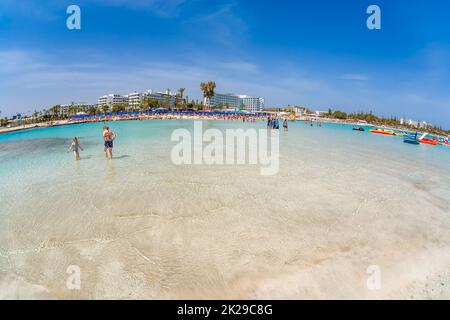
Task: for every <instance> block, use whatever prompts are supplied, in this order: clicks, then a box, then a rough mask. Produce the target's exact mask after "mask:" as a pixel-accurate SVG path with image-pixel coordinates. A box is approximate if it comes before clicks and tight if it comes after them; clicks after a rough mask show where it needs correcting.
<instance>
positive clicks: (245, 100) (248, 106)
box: [239, 95, 265, 112]
mask: <svg viewBox="0 0 450 320" xmlns="http://www.w3.org/2000/svg"><path fill="white" fill-rule="evenodd" d="M239 99H240V104H241V107H242V108H243V109H245V110H247V111H250V112H260V111H262V110H263V108H264V104H265V101H264V98H261V97H250V96H247V95H240V96H239Z"/></svg>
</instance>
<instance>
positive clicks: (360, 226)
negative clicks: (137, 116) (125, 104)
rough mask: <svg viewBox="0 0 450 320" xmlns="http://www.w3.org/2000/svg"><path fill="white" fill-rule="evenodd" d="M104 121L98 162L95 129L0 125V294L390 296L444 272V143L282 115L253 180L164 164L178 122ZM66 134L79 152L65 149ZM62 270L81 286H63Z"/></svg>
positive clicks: (448, 227)
mask: <svg viewBox="0 0 450 320" xmlns="http://www.w3.org/2000/svg"><path fill="white" fill-rule="evenodd" d="M109 125H110V126H111V128H112V130H113V131H114V132H115V133H116V134H117V139H116V141H115V148H114V153H115V157H116V158H115V159H114V160H113V161H106V160H104V157H103V150H102V147H103V143H102V137H101V135H102V126H103V124H102V123H91V124H80V125H70V126H63V127H52V128H40V129H32V130H27V131H19V132H14V133H8V134H2V135H0V163H1V165H0V194H1V204H0V217H1V222H0V294H2V295H3V296H8V294H9V295H10V296H11V295H13V296H14V295H15V296H19V297H27V296H39V294H45V295H49V296H55V297H59V298H80V297H81V298H112V297H116V298H249V297H250V298H251V297H256V298H299V297H320V298H328V297H341V298H342V297H344V298H346V297H365V296H370V295H371V294H379V295H381V296H388V297H390V296H393V297H400V298H402V297H409V296H407V295H410V294H411V292H414V294H418V295H421V296H428V295H429V294H430V293H428V292H427V291H421V290H422V289H417V288H415V287H414V286H413V287H411V286H412V283H414V281H416V282H417V281H418V282H419V283H420V281H431V280H426V277H427V276H428V275H433V276H434V275H435V273H439V276H441V273H444V272H446V270H447V269H446V268H447V267H446V266H448V264H447V262H448V261H450V260H448V259H449V258H450V257H449V254H448V252H450V250H448V249H449V244H450V232H449V231H450V213H449V211H450V206H449V204H450V201H449V199H450V148H448V147H443V146H436V147H433V146H427V145H419V146H413V145H408V144H405V143H403V142H402V138H401V137H391V136H382V135H375V134H371V133H368V132H354V131H352V130H351V127H350V126H346V125H338V124H324V125H323V127H322V128H318V127H313V128H311V127H310V126H309V124H304V123H301V122H298V123H291V124H290V128H289V132H288V133H284V132H281V134H280V170H279V173H278V174H277V175H275V176H269V177H264V176H261V175H260V171H259V166H249V165H242V166H234V165H232V166H206V165H195V166H176V165H174V164H172V162H171V160H170V151H171V149H172V147H173V146H174V145H175V143H174V142H171V141H170V136H171V134H172V132H173V130H175V129H178V128H187V129H189V130H192V128H193V121H190V120H149V121H123V122H113V123H110V124H109ZM203 127H204V129H207V128H218V129H221V130H224V129H226V128H240V127H242V128H251V127H256V128H262V129H263V128H265V122H263V121H261V122H257V123H242V122H222V121H204V122H203ZM73 136H77V137H78V138H79V141H80V143H81V145H82V146H83V147H84V149H85V150H84V151H82V152H81V160H80V161H74V159H73V155H72V154H71V153H69V154H67V153H66V150H67V148H68V146H69V144H70V139H71V138H72V137H73ZM430 259H435V260H432V262H430ZM406 263H407V265H404V264H406ZM372 264H377V265H381V266H382V267H383V270H386V273H387V274H388V276H387V280H386V281H387V282H386V285H385V286H384V287H383V290H382V291H380V292H378V293H373V292H368V291H367V288H366V287H365V275H366V268H367V267H368V266H369V265H372ZM69 265H78V266H80V268H81V271H82V280H83V281H82V288H81V290H75V291H71V290H68V289H67V288H66V286H65V283H66V278H67V277H68V274H67V273H66V269H67V267H68V266H69ZM411 265H413V266H414V268H415V269H414V268H412V267H411ZM441 265H444V266H445V267H442V268H441ZM430 268H431V269H432V270H430ZM412 269H414V270H415V271H414V272H412V271H411V270H412ZM416 269H417V270H416ZM405 270H406V271H405ZM408 270H409V271H408ZM417 279H419V280H420V281H419V280H417ZM424 279H425V280H424ZM433 279H434V278H433ZM402 281H403V282H402ZM446 283H447V282H446ZM405 290H406V291H405ZM417 290H419V292H416V291H417ZM423 290H425V289H423ZM442 290H444V291H442V295H444V296H445V295H447V294H448V291H445V290H448V287H445V288H444V289H442ZM433 292H435V293H434V294H436V292H441V291H438V290H436V291H433Z"/></svg>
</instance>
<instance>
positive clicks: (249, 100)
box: [203, 93, 265, 112]
mask: <svg viewBox="0 0 450 320" xmlns="http://www.w3.org/2000/svg"><path fill="white" fill-rule="evenodd" d="M203 103H204V105H205V106H207V107H227V108H240V109H245V110H247V111H250V112H260V111H262V110H263V108H264V105H265V100H264V98H262V97H252V96H248V95H236V94H233V93H226V94H223V93H215V94H214V96H213V97H212V98H211V99H209V98H205V99H204V102H203Z"/></svg>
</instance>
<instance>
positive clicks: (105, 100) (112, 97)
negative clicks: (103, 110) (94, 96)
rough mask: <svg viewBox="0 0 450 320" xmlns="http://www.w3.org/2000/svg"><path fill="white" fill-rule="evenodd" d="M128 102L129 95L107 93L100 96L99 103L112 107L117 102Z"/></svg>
mask: <svg viewBox="0 0 450 320" xmlns="http://www.w3.org/2000/svg"><path fill="white" fill-rule="evenodd" d="M121 103H123V104H128V96H122V95H120V94H113V93H111V94H107V95H105V96H101V97H100V98H98V105H99V106H100V107H101V106H104V105H108V106H109V107H110V108H111V107H112V106H113V105H116V104H121Z"/></svg>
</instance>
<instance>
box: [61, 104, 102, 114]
mask: <svg viewBox="0 0 450 320" xmlns="http://www.w3.org/2000/svg"><path fill="white" fill-rule="evenodd" d="M95 107H96V105H94V104H89V103H86V102H72V103H70V104H62V105H61V109H60V110H61V111H60V112H61V114H62V115H65V116H70V115H75V114H77V113H78V114H79V113H88V112H89V110H90V109H92V108H95Z"/></svg>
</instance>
